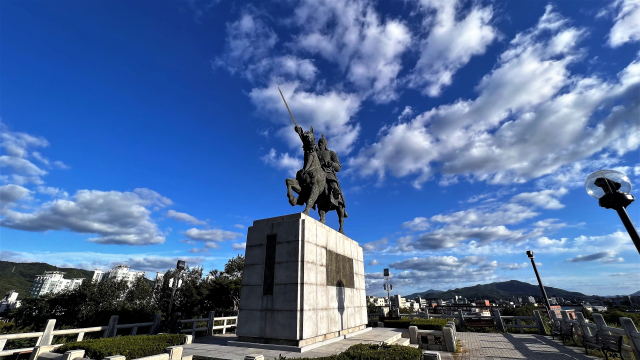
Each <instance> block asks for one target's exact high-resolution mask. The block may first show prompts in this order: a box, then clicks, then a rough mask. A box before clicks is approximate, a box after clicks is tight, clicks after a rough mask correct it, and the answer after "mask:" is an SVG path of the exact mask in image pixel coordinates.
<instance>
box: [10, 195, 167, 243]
mask: <svg viewBox="0 0 640 360" xmlns="http://www.w3.org/2000/svg"><path fill="white" fill-rule="evenodd" d="M171 203H172V202H171V200H169V199H168V198H166V197H163V196H161V195H160V194H158V193H157V192H155V191H153V190H149V189H135V190H134V191H133V192H119V191H97V190H80V191H78V192H76V194H75V195H74V196H73V197H72V198H71V199H69V200H66V199H55V200H53V201H50V202H47V203H44V204H42V205H41V206H40V207H39V208H37V209H36V210H35V211H33V212H32V213H22V212H16V211H13V210H9V211H7V212H6V213H5V214H4V215H5V217H4V218H3V219H2V220H0V226H4V227H7V228H12V229H18V230H24V231H39V232H44V231H49V230H68V231H73V232H77V233H82V234H96V235H98V236H97V237H95V238H90V239H88V240H87V241H91V242H95V243H99V244H118V245H151V244H161V243H163V242H164V240H165V238H164V235H163V234H162V233H161V232H160V231H159V230H158V226H157V224H156V223H155V222H154V221H153V220H152V219H151V217H150V214H151V210H149V209H148V208H149V207H164V206H167V205H170V204H171Z"/></svg>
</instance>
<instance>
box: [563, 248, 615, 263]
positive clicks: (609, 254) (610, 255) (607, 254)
mask: <svg viewBox="0 0 640 360" xmlns="http://www.w3.org/2000/svg"><path fill="white" fill-rule="evenodd" d="M617 254H618V253H617V252H615V251H611V250H605V251H601V252H598V253H595V254H590V255H578V256H576V257H574V258H570V259H567V260H565V261H566V262H586V261H596V260H603V262H607V261H608V262H612V261H611V260H613V262H616V261H618V260H617V259H615V256H616V255H617Z"/></svg>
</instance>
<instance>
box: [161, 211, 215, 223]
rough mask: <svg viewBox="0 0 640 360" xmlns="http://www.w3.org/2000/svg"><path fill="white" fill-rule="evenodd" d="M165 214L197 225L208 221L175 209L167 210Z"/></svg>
mask: <svg viewBox="0 0 640 360" xmlns="http://www.w3.org/2000/svg"><path fill="white" fill-rule="evenodd" d="M164 216H165V217H168V218H170V219H174V220H178V221H182V222H186V223H190V224H196V225H204V224H206V223H207V222H206V221H202V220H198V219H197V218H196V217H194V216H191V215H189V214H187V213H181V212H177V211H174V210H169V211H167V212H166V213H165V214H164Z"/></svg>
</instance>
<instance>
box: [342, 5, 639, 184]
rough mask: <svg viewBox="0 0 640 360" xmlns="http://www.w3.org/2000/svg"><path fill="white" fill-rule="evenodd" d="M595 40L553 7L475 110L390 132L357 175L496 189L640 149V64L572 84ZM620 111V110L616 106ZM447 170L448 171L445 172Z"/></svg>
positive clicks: (485, 84)
mask: <svg viewBox="0 0 640 360" xmlns="http://www.w3.org/2000/svg"><path fill="white" fill-rule="evenodd" d="M585 34H586V31H585V30H584V29H581V28H576V27H570V26H569V22H568V21H567V19H565V18H564V17H562V16H561V15H560V14H558V13H557V12H555V11H554V9H553V7H552V6H547V8H546V11H545V13H544V15H543V16H542V17H541V18H540V19H539V21H538V23H537V24H536V26H534V27H533V28H531V29H529V30H527V31H524V32H521V33H519V34H517V35H516V36H515V38H514V39H513V40H511V42H510V44H509V46H508V47H507V49H506V50H505V51H504V52H503V53H502V54H501V55H500V57H499V59H498V63H497V65H496V67H495V68H494V69H493V70H492V71H491V72H490V73H489V74H487V75H486V76H485V77H484V78H483V79H482V80H481V81H480V83H479V85H478V86H477V91H478V93H479V95H478V97H477V98H476V99H474V100H462V99H460V100H458V101H456V102H454V103H452V104H447V105H442V106H439V107H437V108H433V109H431V110H429V111H426V112H424V113H422V114H420V115H418V116H417V117H415V118H414V119H413V120H411V121H409V122H406V123H397V124H394V125H392V126H388V127H385V128H383V131H381V133H380V137H379V139H378V140H377V141H376V142H375V143H374V144H372V145H370V146H366V147H364V148H362V149H361V150H360V151H359V152H358V154H357V155H356V156H355V157H354V158H352V159H350V161H349V165H350V166H351V167H352V168H354V169H356V171H357V173H358V174H360V175H361V176H372V175H375V176H377V177H378V178H379V179H380V180H382V179H384V178H385V176H386V175H387V174H391V175H393V176H395V177H405V176H409V175H414V176H416V178H415V179H414V181H413V184H414V186H415V187H418V188H419V187H420V186H421V184H422V183H424V182H425V181H427V180H429V179H430V178H432V176H433V175H434V173H435V172H436V171H438V170H439V171H440V172H441V173H442V174H443V175H449V176H465V177H467V178H468V179H470V180H480V181H487V182H489V183H493V184H510V183H522V182H525V181H527V180H529V179H533V178H539V177H541V176H544V175H549V174H552V173H553V172H555V171H556V170H558V169H559V168H561V167H562V166H565V165H567V164H571V163H573V162H575V161H579V160H583V159H586V158H588V157H590V156H592V155H594V154H596V153H598V152H600V151H603V150H605V151H611V152H615V153H616V154H617V155H618V156H620V155H622V154H625V153H627V152H629V151H632V150H635V149H637V148H638V146H640V136H638V135H637V134H638V133H640V129H639V127H640V124H638V122H637V121H635V119H637V118H638V117H639V116H640V114H639V107H640V104H639V103H638V102H637V101H634V100H633V99H635V97H636V95H635V94H637V91H638V87H639V86H640V62H639V61H637V60H636V61H633V62H632V63H630V64H629V65H628V66H627V67H626V68H625V69H624V70H623V71H621V72H620V73H619V74H618V77H617V79H616V80H604V79H601V78H599V77H597V76H595V75H593V76H584V75H573V76H572V74H571V72H570V70H569V68H570V66H571V65H572V64H574V63H576V62H577V61H579V60H581V59H582V58H583V57H584V54H585V50H584V49H580V48H578V44H579V43H580V41H581V40H582V39H583V38H584V36H585ZM614 104H615V105H614ZM440 164H441V165H440Z"/></svg>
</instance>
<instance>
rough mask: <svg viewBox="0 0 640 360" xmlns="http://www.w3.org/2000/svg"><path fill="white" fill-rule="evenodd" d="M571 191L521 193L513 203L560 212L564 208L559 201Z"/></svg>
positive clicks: (561, 189) (512, 199) (514, 198)
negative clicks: (522, 203)
mask: <svg viewBox="0 0 640 360" xmlns="http://www.w3.org/2000/svg"><path fill="white" fill-rule="evenodd" d="M568 192H569V190H567V189H565V188H560V189H558V190H542V191H538V192H525V193H520V194H518V195H516V196H514V197H513V198H511V201H515V202H526V203H531V204H534V205H536V206H539V207H541V208H544V209H549V210H558V209H562V208H563V207H564V205H563V204H561V203H560V201H559V200H558V199H557V198H559V197H561V196H563V195H566V194H567V193H568Z"/></svg>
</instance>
